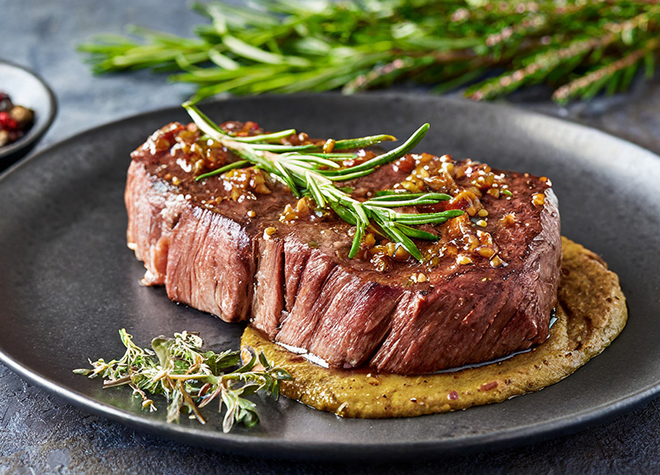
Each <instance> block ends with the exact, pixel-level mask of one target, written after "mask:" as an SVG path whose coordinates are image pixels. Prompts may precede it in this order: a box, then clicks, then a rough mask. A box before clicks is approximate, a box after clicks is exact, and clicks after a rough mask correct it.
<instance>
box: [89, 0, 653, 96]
mask: <svg viewBox="0 0 660 475" xmlns="http://www.w3.org/2000/svg"><path fill="white" fill-rule="evenodd" d="M193 8H194V9H195V10H196V11H197V12H199V13H200V14H202V15H204V16H205V17H207V18H208V19H209V20H210V24H206V23H205V24H200V25H198V26H197V28H196V30H195V33H196V35H197V38H196V39H187V38H181V37H178V36H175V35H170V34H167V33H161V32H156V31H152V30H147V29H144V28H138V27H133V28H131V29H130V33H132V34H133V35H135V36H137V37H139V38H141V41H135V40H132V39H129V38H125V37H121V36H105V37H99V38H98V39H97V41H96V42H93V43H87V44H83V45H81V46H80V48H79V49H80V50H81V51H83V52H86V53H88V54H89V60H90V62H91V64H92V70H93V71H94V72H95V73H99V74H100V73H107V72H113V71H123V70H134V69H141V68H148V69H152V70H154V71H167V72H173V73H175V74H172V75H171V76H170V78H169V79H170V80H171V81H176V82H188V83H192V84H195V85H196V86H197V92H196V94H195V96H194V98H193V102H196V101H198V100H200V99H202V98H205V97H209V96H213V95H216V94H220V93H224V92H230V93H234V94H261V93H266V92H271V93H293V92H300V91H324V90H331V89H337V88H342V90H343V91H344V92H345V93H352V92H355V91H359V90H363V89H366V88H378V87H384V86H388V85H390V84H391V83H393V82H395V81H402V80H409V81H410V80H412V81H413V82H416V83H429V84H434V85H435V86H436V87H435V89H434V90H435V91H436V92H443V91H447V90H451V89H456V88H460V87H464V86H468V85H469V88H468V89H467V90H466V91H465V93H466V95H467V96H468V97H471V98H473V99H477V100H478V99H490V98H494V97H497V96H500V95H503V94H508V93H510V92H513V91H515V90H516V89H518V88H520V87H524V86H527V85H530V84H535V83H545V84H548V85H549V86H551V87H553V88H555V89H556V88H558V87H562V86H564V85H569V86H568V89H565V90H562V92H561V93H560V92H558V93H557V94H555V96H554V99H555V100H558V101H566V100H569V99H573V98H589V97H592V96H593V95H594V93H595V92H598V91H600V90H603V89H606V90H607V91H608V92H610V93H611V92H616V91H619V90H625V89H626V88H627V87H628V85H629V83H630V79H632V75H633V74H634V72H635V71H636V70H637V68H638V67H639V66H640V65H641V64H643V65H644V66H645V68H646V74H647V77H648V76H651V75H652V74H653V72H654V70H655V61H654V59H655V58H656V57H657V55H658V51H659V50H660V45H658V43H657V42H653V41H652V40H653V39H654V38H657V37H658V33H659V31H660V5H658V2H657V1H656V0H646V1H637V2H635V1H631V0H607V1H604V0H561V1H560V0H537V1H534V2H526V1H522V0H505V1H502V0H440V1H438V0H388V1H383V2H377V1H368V0H343V1H332V0H316V1H295V0H254V1H251V2H246V5H245V6H244V7H243V8H238V7H235V6H230V5H226V4H224V3H219V2H212V3H196V4H194V6H193ZM633 52H635V53H636V52H640V53H636V54H632V53H633ZM642 52H643V54H642ZM623 59H626V60H625V61H623V62H622V63H619V62H618V61H620V60H623ZM611 64H616V65H617V66H615V67H610V66H609V65H611ZM607 68H610V69H607ZM612 69H615V70H616V71H619V72H620V73H619V74H614V73H612V74H609V71H610V70H612ZM603 70H605V73H602V74H600V73H598V72H599V71H600V72H602V71H603ZM595 73H596V74H595ZM475 82H476V83H475ZM585 83H588V84H585ZM594 91H595V92H594Z"/></svg>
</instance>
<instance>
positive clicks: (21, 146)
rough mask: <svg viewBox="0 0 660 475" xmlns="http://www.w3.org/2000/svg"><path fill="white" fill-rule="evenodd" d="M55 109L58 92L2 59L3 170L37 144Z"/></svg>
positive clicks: (0, 135)
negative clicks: (55, 93) (55, 92)
mask: <svg viewBox="0 0 660 475" xmlns="http://www.w3.org/2000/svg"><path fill="white" fill-rule="evenodd" d="M56 112H57V101H56V100H55V95H54V94H53V91H52V90H51V89H50V87H48V85H47V84H46V83H45V82H44V81H43V79H41V78H40V77H39V76H37V75H36V74H35V73H33V72H32V71H30V70H28V69H26V68H24V67H22V66H18V65H16V64H13V63H10V62H8V61H4V60H0V170H2V169H4V168H6V167H7V166H9V165H10V164H11V163H13V162H15V161H16V160H18V159H19V158H21V157H23V156H24V155H25V154H27V153H28V152H29V151H30V150H31V149H32V147H34V146H35V145H36V144H37V142H38V141H39V139H40V138H41V137H42V136H43V135H44V134H45V133H46V131H47V130H48V128H49V127H50V125H51V124H52V123H53V119H54V118H55V114H56Z"/></svg>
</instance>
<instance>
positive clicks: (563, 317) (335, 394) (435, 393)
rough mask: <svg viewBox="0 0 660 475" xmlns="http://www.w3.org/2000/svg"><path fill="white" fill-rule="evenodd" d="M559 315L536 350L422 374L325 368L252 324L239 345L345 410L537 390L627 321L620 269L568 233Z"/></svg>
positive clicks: (366, 412)
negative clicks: (610, 266)
mask: <svg viewBox="0 0 660 475" xmlns="http://www.w3.org/2000/svg"><path fill="white" fill-rule="evenodd" d="M562 253H563V263H562V271H561V282H560V287H559V293H558V304H557V314H556V316H557V321H556V322H555V324H554V325H553V326H552V328H551V331H550V337H549V338H548V340H547V341H546V342H545V343H543V344H542V345H539V346H538V347H536V348H534V349H533V350H532V351H529V352H526V353H521V354H518V355H515V356H513V357H511V358H509V359H507V360H504V361H501V362H498V363H493V364H490V365H487V366H481V367H476V368H469V369H464V370H460V371H455V372H448V373H437V374H431V375H423V376H401V375H396V374H377V373H369V372H368V371H366V370H337V369H326V368H322V367H320V366H317V365H315V364H313V363H310V362H309V361H307V360H306V359H304V358H303V357H301V356H299V355H295V354H293V353H291V352H289V351H287V350H285V349H284V348H282V347H280V346H278V345H276V344H274V343H271V342H269V341H268V340H267V339H265V338H264V337H263V336H262V335H261V334H260V333H259V332H258V331H256V330H254V329H253V328H250V327H248V328H247V329H246V330H245V333H244V334H243V337H242V340H241V346H242V347H243V348H245V347H246V346H250V347H252V348H254V349H256V350H257V351H258V352H259V351H263V352H264V353H265V355H266V357H267V358H268V360H270V361H271V362H272V363H273V364H274V365H275V366H279V367H282V368H284V369H286V370H287V371H289V373H291V376H292V377H293V381H290V382H284V384H283V385H282V394H284V395H285V396H287V397H290V398H292V399H297V400H299V401H301V402H303V403H305V404H307V405H309V406H311V407H314V408H316V409H320V410H323V411H330V412H334V413H336V414H338V415H340V416H343V417H362V418H383V417H408V416H418V415H422V414H434V413H441V412H449V411H455V410H458V409H466V408H468V407H471V406H477V405H482V404H490V403H495V402H501V401H504V400H506V399H509V398H511V397H513V396H518V395H521V394H525V393H529V392H533V391H538V390H539V389H542V388H544V387H545V386H548V385H551V384H554V383H556V382H558V381H560V380H562V379H563V378H565V377H566V376H568V375H570V374H571V373H573V372H574V371H575V370H577V369H578V368H579V367H580V366H582V365H584V364H585V363H586V362H587V361H589V360H590V359H591V358H593V357H594V356H596V355H598V354H599V353H600V352H601V351H603V350H604V349H605V348H606V347H607V346H608V345H609V344H610V343H611V342H612V341H613V340H614V338H616V336H617V335H618V334H619V333H620V332H621V330H623V327H624V326H625V324H626V320H627V316H628V312H627V308H626V303H625V297H624V295H623V293H622V291H621V288H620V286H619V279H618V277H617V275H616V274H614V273H613V272H610V271H608V270H607V265H606V264H605V263H604V262H603V261H602V260H601V259H600V258H599V257H598V256H597V255H596V254H594V253H592V252H591V251H589V250H587V249H585V248H584V247H582V246H580V245H579V244H576V243H574V242H573V241H570V240H568V239H566V238H562Z"/></svg>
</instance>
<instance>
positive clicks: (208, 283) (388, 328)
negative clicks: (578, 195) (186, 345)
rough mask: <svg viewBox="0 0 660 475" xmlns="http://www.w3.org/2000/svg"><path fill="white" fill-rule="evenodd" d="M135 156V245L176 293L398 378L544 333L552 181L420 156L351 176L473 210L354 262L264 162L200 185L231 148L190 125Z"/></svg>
mask: <svg viewBox="0 0 660 475" xmlns="http://www.w3.org/2000/svg"><path fill="white" fill-rule="evenodd" d="M249 125H250V127H252V128H255V127H256V126H255V125H252V124H249ZM224 126H225V127H226V128H229V129H232V130H234V129H239V128H241V127H243V128H245V127H244V126H243V124H236V123H228V124H225V125H224ZM132 158H133V161H132V163H131V165H130V168H129V171H128V181H127V186H126V194H125V198H126V207H127V210H128V217H129V223H128V232H127V236H128V245H129V247H130V248H131V249H133V250H134V251H135V253H136V256H137V258H138V259H140V260H142V261H143V262H144V264H145V267H146V268H147V272H146V274H145V277H144V279H143V282H144V283H145V284H147V285H162V284H164V285H165V287H166V289H167V294H168V296H169V297H170V298H171V299H172V300H175V301H179V302H182V303H185V304H188V305H190V306H192V307H194V308H197V309H199V310H203V311H206V312H210V313H212V314H214V315H217V316H219V317H220V318H221V319H223V320H225V321H228V322H236V321H242V320H247V321H249V322H250V324H251V325H253V326H254V327H256V328H257V329H259V330H261V331H262V332H263V333H265V334H266V335H267V336H268V338H269V339H271V340H272V341H276V342H278V343H281V344H283V345H285V346H286V347H287V348H289V349H290V350H292V351H295V352H300V353H309V354H310V356H312V355H313V356H315V357H318V358H320V359H321V360H322V361H324V362H325V363H327V364H328V365H330V366H331V367H357V366H361V365H366V366H368V367H370V368H371V369H373V370H377V371H383V372H394V373H400V374H420V373H427V372H434V371H438V370H441V369H445V368H451V367H456V366H461V365H465V364H470V363H478V362H484V361H489V360H492V359H495V358H499V357H503V356H506V355H509V354H511V353H513V352H516V351H520V350H525V349H528V348H530V347H532V346H533V345H536V344H539V343H541V342H543V341H544V340H545V339H546V338H547V336H548V326H549V320H550V313H551V310H552V308H553V306H554V305H555V301H556V295H557V285H558V280H559V268H560V264H561V240H560V227H559V213H558V210H557V200H556V197H555V195H554V193H553V192H552V189H551V188H550V183H549V181H548V180H547V179H544V178H537V177H533V176H530V175H528V174H519V173H513V172H506V171H500V170H492V169H491V168H490V167H488V166H487V165H483V164H478V163H475V162H471V161H469V160H464V161H461V162H455V161H453V160H451V159H450V157H448V156H444V157H434V156H432V155H428V154H421V155H408V156H406V157H404V158H402V159H400V160H398V161H397V162H395V163H393V164H391V165H386V166H383V167H381V168H380V169H378V170H377V171H376V172H375V173H373V174H372V175H369V176H367V177H364V178H361V179H359V180H355V181H353V182H350V183H346V184H347V185H349V186H350V187H351V188H352V189H353V196H354V197H355V198H358V199H359V198H362V197H368V196H370V195H372V194H373V192H375V191H377V190H383V189H392V188H393V187H403V188H406V189H409V190H412V191H425V190H427V189H428V190H431V191H441V192H446V193H448V194H450V195H452V196H453V197H454V198H453V199H452V200H451V201H448V202H443V203H440V204H438V205H435V207H434V208H433V210H442V209H449V208H461V209H464V210H465V211H466V214H464V215H463V216H460V217H458V218H454V219H451V220H450V221H448V222H447V223H445V224H442V225H439V226H430V225H427V226H426V227H425V228H424V229H426V230H427V231H430V232H434V233H437V234H439V235H440V236H441V239H440V240H439V241H437V242H435V243H424V242H419V243H418V245H419V248H420V250H421V251H422V253H423V254H424V255H425V258H426V259H425V262H424V263H419V262H417V261H416V260H414V259H413V258H412V257H410V256H408V255H407V253H405V252H404V250H403V249H399V248H397V247H396V246H394V245H393V244H392V243H389V244H388V243H387V242H386V241H383V240H380V238H379V237H378V236H377V235H376V236H374V235H370V236H367V238H366V239H365V240H364V243H363V250H362V251H361V252H360V254H359V256H358V257H357V258H354V259H349V258H348V257H347V254H348V251H349V248H350V244H351V240H352V237H351V236H352V234H351V233H352V232H353V227H352V226H350V225H348V224H346V223H344V222H343V221H341V220H339V219H338V218H337V217H336V216H334V215H333V214H332V213H327V212H321V211H318V210H317V211H315V210H314V209H311V208H310V206H309V202H308V201H304V200H303V201H297V200H296V198H295V197H294V196H293V195H292V194H291V193H290V192H289V191H288V189H287V188H286V187H284V186H283V185H280V184H279V183H277V182H273V181H272V180H271V179H270V177H268V176H264V174H263V173H261V172H259V171H258V170H255V169H247V170H239V171H232V172H229V173H227V174H225V175H222V176H215V177H212V178H207V179H205V180H202V181H200V182H196V181H195V180H194V177H195V176H196V175H198V174H199V173H202V172H204V171H208V170H209V169H213V168H217V167H219V166H222V165H223V164H226V163H228V162H230V161H234V160H236V157H234V156H232V154H231V153H229V152H227V151H226V150H224V149H223V148H218V147H217V146H213V145H208V146H207V145H206V144H204V143H201V142H200V141H199V133H198V132H196V129H195V127H194V126H188V127H186V126H183V125H180V124H170V125H168V126H166V127H164V128H163V129H161V130H159V131H157V132H155V133H154V134H153V135H152V137H151V138H150V139H149V140H148V141H147V142H146V143H145V144H144V145H142V146H141V147H140V148H138V149H137V150H136V151H135V152H133V154H132ZM287 205H290V206H287ZM406 211H407V212H415V210H406ZM421 211H424V210H421Z"/></svg>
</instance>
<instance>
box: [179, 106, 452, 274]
mask: <svg viewBox="0 0 660 475" xmlns="http://www.w3.org/2000/svg"><path fill="white" fill-rule="evenodd" d="M183 106H184V107H185V108H186V110H187V111H188V113H189V114H190V117H191V118H192V119H193V120H194V121H195V123H196V124H197V126H198V127H199V129H200V130H201V131H202V132H204V133H205V134H206V135H207V136H208V137H209V138H210V139H212V140H215V141H217V142H219V143H221V144H222V145H224V146H225V147H227V148H228V149H229V150H231V151H233V152H234V153H235V154H237V155H238V156H239V157H241V158H242V160H239V161H236V162H234V163H232V164H230V165H227V166H224V167H222V168H219V169H217V170H214V171H213V172H210V173H206V174H204V175H200V176H199V177H197V180H204V179H206V178H209V177H211V176H213V175H218V174H220V173H224V172H225V171H227V170H229V169H230V168H238V167H243V166H246V165H248V164H251V165H256V166H258V167H259V168H262V169H263V170H265V171H267V172H269V173H270V174H271V175H272V176H274V177H275V178H277V179H279V180H280V181H281V182H282V183H284V184H285V185H287V186H288V187H289V188H290V189H291V191H292V192H293V193H294V195H295V196H297V197H301V196H303V195H306V196H310V197H311V198H312V199H313V200H314V202H315V203H316V206H318V207H319V208H322V209H327V208H330V209H332V210H333V211H334V212H335V213H336V214H337V216H339V217H340V218H341V219H343V220H344V221H346V222H347V223H349V224H352V225H354V226H355V234H354V236H353V244H352V246H351V250H350V251H349V254H348V257H349V258H353V257H355V256H356V255H357V253H358V251H359V250H360V244H361V243H362V238H363V237H364V235H365V232H366V230H367V228H373V227H374V225H375V227H376V229H377V230H378V232H379V233H380V234H382V235H384V236H386V237H387V238H388V239H390V240H391V241H392V242H395V243H398V244H400V245H401V246H403V248H404V249H405V250H406V251H408V252H409V253H410V255H412V256H413V257H414V258H415V259H418V260H420V261H421V260H423V256H422V253H421V252H420V250H419V249H418V248H417V246H416V245H415V243H414V242H413V241H412V239H411V238H414V239H423V240H431V241H433V240H436V239H438V236H436V235H435V234H432V233H429V232H426V231H422V230H419V229H416V228H413V227H411V226H415V225H420V224H441V223H444V222H446V221H447V220H449V219H450V218H453V217H456V216H460V215H462V214H463V211H461V210H449V211H442V212H438V213H417V214H415V213H397V212H395V211H394V210H393V208H401V207H407V206H413V207H414V206H426V205H433V204H437V203H439V202H440V201H445V200H449V199H450V198H451V196H449V195H446V194H444V193H393V194H387V195H384V196H377V197H375V198H372V199H369V200H366V201H358V200H356V199H354V198H352V197H351V196H350V194H349V193H347V192H346V191H344V190H342V189H340V188H338V187H337V186H336V185H335V183H336V182H341V181H346V180H352V179H355V178H360V177H363V176H366V175H369V174H370V173H373V172H374V171H375V170H376V168H377V167H379V166H381V165H385V164H387V163H390V162H393V161H394V160H396V159H398V158H400V157H402V156H404V155H405V154H407V153H409V152H410V151H411V150H412V149H413V148H414V147H415V146H416V145H417V144H418V143H419V142H420V141H421V140H422V139H423V138H424V135H426V132H427V131H428V129H429V124H424V125H422V126H421V127H420V128H419V129H417V131H415V132H414V133H413V134H412V135H411V136H410V138H409V139H408V140H406V141H405V142H404V143H403V144H401V145H400V146H399V147H397V148H395V149H393V150H391V151H389V152H386V153H383V154H382V155H378V156H376V157H374V158H372V159H371V160H367V161H366V162H363V163H361V164H359V165H355V166H352V167H348V168H342V167H341V166H340V165H339V164H338V163H337V160H345V159H346V158H347V154H340V156H339V157H336V155H337V154H336V153H332V152H330V153H320V152H322V151H323V146H318V145H299V146H288V145H280V144H272V143H269V141H271V140H272V138H273V137H281V136H282V133H283V132H276V133H274V134H264V135H257V136H253V137H233V136H231V135H229V134H227V133H226V132H224V131H223V130H222V129H220V128H219V127H218V126H217V125H216V124H215V123H213V121H211V119H209V118H208V117H207V116H206V115H204V113H202V112H201V111H200V110H199V109H198V108H197V107H196V106H195V105H193V104H190V103H186V104H184V105H183ZM286 132H289V133H291V130H287V131H286ZM294 132H295V131H294ZM388 140H394V137H392V136H391V135H376V136H372V137H363V138H358V139H349V140H338V141H336V142H333V145H334V148H333V151H334V150H347V149H355V148H361V147H366V146H369V145H374V144H377V143H381V142H383V141H388ZM348 157H351V158H357V154H356V153H353V154H349V155H348Z"/></svg>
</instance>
